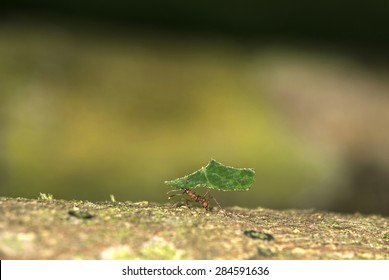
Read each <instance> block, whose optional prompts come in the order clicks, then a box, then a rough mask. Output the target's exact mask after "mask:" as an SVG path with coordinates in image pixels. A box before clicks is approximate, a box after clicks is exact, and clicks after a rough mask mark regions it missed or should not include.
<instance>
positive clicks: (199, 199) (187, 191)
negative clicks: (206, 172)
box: [169, 188, 222, 210]
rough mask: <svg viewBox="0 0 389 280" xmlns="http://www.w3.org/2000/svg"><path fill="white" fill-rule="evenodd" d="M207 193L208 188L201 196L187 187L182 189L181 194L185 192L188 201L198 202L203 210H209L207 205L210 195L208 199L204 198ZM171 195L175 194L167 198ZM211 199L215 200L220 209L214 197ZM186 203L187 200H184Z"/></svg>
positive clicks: (208, 204)
mask: <svg viewBox="0 0 389 280" xmlns="http://www.w3.org/2000/svg"><path fill="white" fill-rule="evenodd" d="M172 191H176V190H172ZM208 193H209V190H208V191H207V192H206V193H205V195H203V196H202V195H199V194H196V193H195V192H194V191H193V190H191V189H188V188H186V189H183V192H182V194H186V195H187V196H189V201H192V202H198V203H200V205H201V207H203V208H204V209H205V210H210V209H209V206H210V203H209V198H210V197H208V199H207V198H206V196H207V195H208ZM173 196H175V195H171V196H169V199H170V198H171V197H173ZM213 200H215V202H216V203H217V205H218V206H219V207H220V209H222V208H221V206H220V205H219V203H218V202H217V201H216V199H215V198H213ZM186 203H188V200H186Z"/></svg>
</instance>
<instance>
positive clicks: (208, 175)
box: [165, 159, 255, 191]
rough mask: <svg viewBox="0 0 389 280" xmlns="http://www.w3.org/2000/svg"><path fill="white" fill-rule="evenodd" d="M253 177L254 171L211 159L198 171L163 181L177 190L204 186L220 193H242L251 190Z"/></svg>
mask: <svg viewBox="0 0 389 280" xmlns="http://www.w3.org/2000/svg"><path fill="white" fill-rule="evenodd" d="M254 176H255V171H254V169H252V168H235V167H231V166H225V165H223V164H221V163H219V162H217V161H216V160H214V159H212V160H211V161H210V162H209V163H208V165H207V166H205V167H202V168H201V169H200V170H197V171H195V172H193V173H191V174H189V175H186V176H184V177H181V178H178V179H175V180H172V181H165V184H166V185H168V186H171V187H173V188H178V189H188V188H190V189H193V188H196V187H201V186H204V187H207V188H209V189H216V190H221V191H242V190H249V189H250V188H251V186H252V184H253V183H254Z"/></svg>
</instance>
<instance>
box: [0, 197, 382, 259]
mask: <svg viewBox="0 0 389 280" xmlns="http://www.w3.org/2000/svg"><path fill="white" fill-rule="evenodd" d="M69 211H71V212H70V213H72V214H69ZM80 213H81V214H80ZM77 214H80V215H77ZM86 214H90V215H92V216H93V217H90V216H88V215H86ZM0 215H1V219H0V258H1V259H389V218H387V217H381V216H375V215H369V216H366V215H361V214H353V215H345V214H338V213H328V212H321V211H315V210H286V211H279V210H270V209H264V208H256V209H245V208H238V207H233V208H226V209H224V210H223V211H219V210H218V209H213V210H211V211H206V210H204V209H202V208H199V207H196V206H195V205H194V206H190V207H187V206H182V207H174V206H173V205H172V204H155V203H150V202H135V203H134V202H111V201H105V202H93V203H92V202H88V201H65V200H55V199H53V200H35V199H24V198H6V197H1V198H0ZM251 230H254V231H258V232H261V233H266V234H270V235H271V236H272V237H273V238H274V239H270V240H264V239H261V238H252V237H261V236H265V237H266V236H269V235H266V234H261V233H255V232H254V234H247V231H251ZM245 231H246V234H245Z"/></svg>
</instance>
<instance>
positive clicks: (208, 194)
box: [204, 190, 224, 211]
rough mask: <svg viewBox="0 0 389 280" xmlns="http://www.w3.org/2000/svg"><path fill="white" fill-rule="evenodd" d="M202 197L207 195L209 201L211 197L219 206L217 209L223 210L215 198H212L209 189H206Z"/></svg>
mask: <svg viewBox="0 0 389 280" xmlns="http://www.w3.org/2000/svg"><path fill="white" fill-rule="evenodd" d="M204 197H208V198H207V199H208V201H210V200H211V199H213V201H215V203H216V204H217V206H218V207H219V209H220V210H221V211H224V209H223V208H222V207H221V206H220V204H219V202H217V200H216V198H214V197H213V196H212V195H211V190H207V192H206V193H205V195H204Z"/></svg>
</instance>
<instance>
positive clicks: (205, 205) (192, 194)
mask: <svg viewBox="0 0 389 280" xmlns="http://www.w3.org/2000/svg"><path fill="white" fill-rule="evenodd" d="M183 194H187V195H188V196H189V197H190V199H191V200H192V201H196V202H199V203H200V204H201V207H203V208H204V209H206V210H209V209H208V206H209V202H208V200H207V199H206V198H205V196H201V195H199V194H196V193H195V192H194V191H192V190H191V189H184V192H183Z"/></svg>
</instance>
